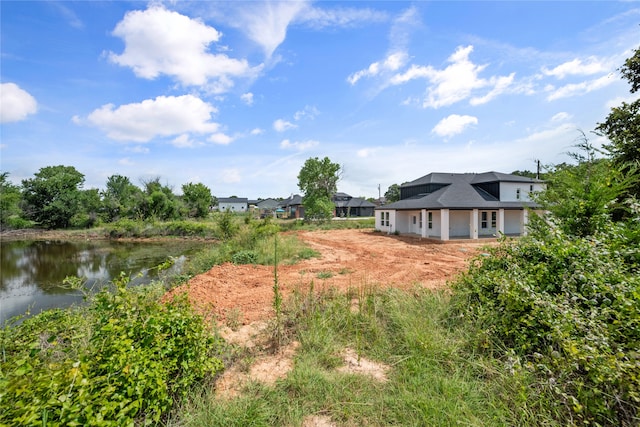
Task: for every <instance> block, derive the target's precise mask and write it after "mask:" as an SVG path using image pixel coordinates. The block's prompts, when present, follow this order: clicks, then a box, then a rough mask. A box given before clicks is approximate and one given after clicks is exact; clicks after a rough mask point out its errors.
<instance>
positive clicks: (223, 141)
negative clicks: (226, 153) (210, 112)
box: [209, 133, 233, 145]
mask: <svg viewBox="0 0 640 427" xmlns="http://www.w3.org/2000/svg"><path fill="white" fill-rule="evenodd" d="M209 141H211V142H213V143H214V144H220V145H228V144H230V143H232V142H233V138H232V137H230V136H228V135H225V134H224V133H214V134H213V135H211V136H210V137H209Z"/></svg>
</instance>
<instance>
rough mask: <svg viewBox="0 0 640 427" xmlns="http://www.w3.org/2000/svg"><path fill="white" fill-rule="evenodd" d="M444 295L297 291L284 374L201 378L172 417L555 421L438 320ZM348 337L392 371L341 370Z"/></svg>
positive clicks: (293, 421)
mask: <svg viewBox="0 0 640 427" xmlns="http://www.w3.org/2000/svg"><path fill="white" fill-rule="evenodd" d="M354 300H357V301H358V303H357V306H356V307H357V309H354ZM448 304H449V302H448V297H447V296H446V295H444V294H441V293H432V292H430V291H427V290H422V289H416V290H415V291H414V292H411V293H405V292H401V291H397V290H388V291H372V290H360V291H353V292H350V293H348V294H347V295H344V294H338V293H337V292H332V291H331V290H328V291H325V292H324V294H322V295H318V294H312V293H303V292H296V293H294V295H293V297H292V298H291V299H290V300H289V301H288V302H287V304H286V306H285V309H284V316H285V317H286V319H285V324H287V325H288V329H287V332H288V334H289V335H288V336H289V337H290V339H292V340H297V341H299V342H300V347H299V349H298V352H297V354H296V356H295V360H294V369H293V370H292V371H290V372H289V374H288V375H287V377H286V378H284V379H282V380H279V381H278V382H277V383H276V384H275V386H272V387H268V386H265V385H262V384H259V383H252V384H249V385H248V386H247V387H246V388H245V389H244V391H243V393H242V394H241V396H239V397H236V398H233V399H220V398H217V397H214V386H213V384H208V385H206V386H203V387H201V388H200V389H199V390H198V391H197V392H196V393H195V394H194V395H192V396H191V398H189V399H187V400H184V401H183V402H182V404H181V405H180V406H179V408H178V409H177V410H176V411H174V412H173V414H172V416H171V417H170V419H169V421H168V425H169V426H210V425H225V426H246V425H252V426H272V425H292V426H295V425H301V424H302V422H303V420H304V418H305V417H308V416H312V415H323V416H328V417H330V418H331V420H332V422H333V423H335V425H339V426H343V425H348V426H351V425H358V426H359V425H367V426H388V425H398V426H400V425H401V426H454V425H463V426H518V425H521V426H527V425H554V424H553V423H552V422H548V420H547V419H545V417H538V418H536V417H534V416H532V415H531V414H528V413H527V407H526V405H525V407H522V405H520V404H519V402H518V400H517V399H518V396H517V389H518V387H521V386H522V383H521V382H519V381H514V378H511V377H509V375H508V373H507V371H506V369H504V367H503V366H502V365H499V364H497V363H496V361H495V360H485V359H482V358H481V357H480V356H476V355H474V354H473V353H470V352H469V351H468V350H467V349H465V345H464V343H465V342H466V339H465V336H464V332H463V331H461V330H459V329H458V330H450V329H448V327H447V326H446V322H443V321H442V319H443V316H444V315H445V313H446V310H447V307H448ZM347 347H349V348H352V349H354V350H356V351H357V352H358V354H359V355H360V356H361V357H365V358H367V359H369V360H373V361H377V362H381V363H384V364H386V365H388V366H390V371H389V372H388V381H387V382H384V383H383V382H378V381H377V380H374V379H372V378H370V377H368V376H364V375H360V374H348V373H340V372H338V371H337V370H336V368H337V367H339V366H340V365H341V364H342V363H343V362H342V360H341V357H340V353H341V352H342V351H343V350H344V349H345V348H347ZM238 363H241V362H238Z"/></svg>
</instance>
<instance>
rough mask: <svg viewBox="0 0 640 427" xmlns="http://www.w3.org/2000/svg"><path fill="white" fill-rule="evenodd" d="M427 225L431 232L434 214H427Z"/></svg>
mask: <svg viewBox="0 0 640 427" xmlns="http://www.w3.org/2000/svg"><path fill="white" fill-rule="evenodd" d="M427 224H428V227H429V230H431V229H432V228H433V212H429V213H427Z"/></svg>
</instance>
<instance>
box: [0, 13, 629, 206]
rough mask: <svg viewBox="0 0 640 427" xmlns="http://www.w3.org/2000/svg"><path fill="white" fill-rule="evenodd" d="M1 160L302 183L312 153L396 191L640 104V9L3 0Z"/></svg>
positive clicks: (478, 168)
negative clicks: (631, 68) (639, 71)
mask: <svg viewBox="0 0 640 427" xmlns="http://www.w3.org/2000/svg"><path fill="white" fill-rule="evenodd" d="M0 8H1V11H0V12H1V13H0V15H1V17H0V19H1V23H0V24H1V26H0V31H1V40H2V45H1V46H2V56H1V61H2V63H1V71H0V72H1V76H0V80H1V92H0V94H1V95H0V99H1V121H2V124H1V142H0V171H1V172H8V173H9V177H10V179H11V180H12V181H14V182H16V183H20V181H21V180H22V179H26V178H32V177H33V174H34V173H36V172H38V170H39V169H40V168H42V167H45V166H55V165H65V166H74V167H75V168H76V169H77V170H78V171H80V172H81V173H83V174H84V175H85V177H86V182H85V188H104V184H105V182H106V180H107V178H108V177H109V176H111V175H114V174H119V175H124V176H127V177H129V178H130V179H131V181H132V182H133V183H135V184H138V185H140V182H141V181H142V180H147V179H153V178H155V177H160V179H161V181H162V182H163V183H165V184H168V185H170V186H172V187H173V188H174V191H175V192H176V193H178V194H179V193H181V186H182V185H183V184H186V183H189V182H193V183H198V182H201V183H203V184H205V185H207V186H208V187H209V188H210V189H211V190H212V193H213V194H214V195H216V196H218V197H228V196H232V195H235V196H239V197H248V198H251V199H255V198H259V197H262V198H266V197H287V196H289V195H290V194H291V193H297V192H299V189H298V187H297V175H298V172H299V171H300V168H301V167H302V165H303V164H304V162H305V160H307V159H308V158H311V157H320V158H322V157H325V156H327V157H329V158H330V159H331V160H332V161H333V162H336V163H339V164H341V165H342V166H343V173H342V179H341V180H340V182H339V184H338V187H339V191H343V192H346V193H349V194H351V195H352V196H356V197H357V196H364V197H378V194H379V193H378V191H379V190H378V186H380V189H381V190H380V191H381V193H382V194H384V192H385V191H386V190H387V188H388V187H389V186H390V185H392V184H394V183H396V184H401V183H403V182H405V181H410V180H413V179H416V178H418V177H420V176H422V175H425V174H427V173H430V172H484V171H490V170H495V171H500V172H507V173H508V172H511V171H514V170H518V169H520V170H522V169H529V170H535V167H536V166H535V162H536V160H540V161H541V162H542V163H543V164H553V163H559V162H562V161H567V160H568V157H567V156H566V154H565V153H566V152H567V151H571V150H572V146H573V145H574V144H575V143H576V138H577V137H578V136H579V132H580V131H583V132H584V133H586V134H587V135H588V136H589V138H590V139H591V142H593V143H594V144H596V145H598V144H602V143H603V142H605V141H602V140H601V139H600V138H599V137H597V136H596V135H594V134H592V133H591V131H593V129H594V128H595V127H596V125H597V123H598V122H602V121H604V119H605V118H606V116H607V114H608V112H609V110H610V108H611V107H612V106H616V105H619V104H620V103H621V102H622V101H624V100H627V101H629V100H631V99H633V98H631V94H630V93H629V85H628V83H627V82H626V81H624V80H622V79H621V77H620V74H619V72H618V71H617V69H618V68H619V67H620V66H621V65H622V64H623V63H624V60H625V59H626V58H628V57H629V56H631V54H632V50H633V49H635V48H638V47H639V46H640V25H639V23H640V4H639V3H637V2H627V1H625V2H614V1H606V2H605V1H591V2H581V1H570V2H555V1H554V2H547V1H532V2H516V1H511V2H510V1H499V2H484V1H472V2H465V1H456V2H444V1H435V2H428V1H418V2H403V1H393V2H391V1H388V2H382V1H374V2H365V1H347V2H340V1H318V2H305V1H288V2H261V1H233V2H232V1H224V2H214V1H195V2H189V1H169V2H161V1H153V2H150V3H144V2H125V1H116V2H99V1H75V2H64V1H61V2H58V1H43V2H38V1H2V2H1V3H0Z"/></svg>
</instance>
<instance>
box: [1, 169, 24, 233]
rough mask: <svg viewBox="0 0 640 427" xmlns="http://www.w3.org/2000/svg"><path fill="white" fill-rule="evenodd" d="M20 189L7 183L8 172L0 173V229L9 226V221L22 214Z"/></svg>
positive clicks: (9, 182)
mask: <svg viewBox="0 0 640 427" xmlns="http://www.w3.org/2000/svg"><path fill="white" fill-rule="evenodd" d="M20 199H21V197H20V187H18V186H17V185H15V184H13V183H12V182H11V181H9V172H3V173H0V228H4V227H6V226H11V219H12V218H17V217H19V216H20V214H21V213H22V210H21V209H20Z"/></svg>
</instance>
